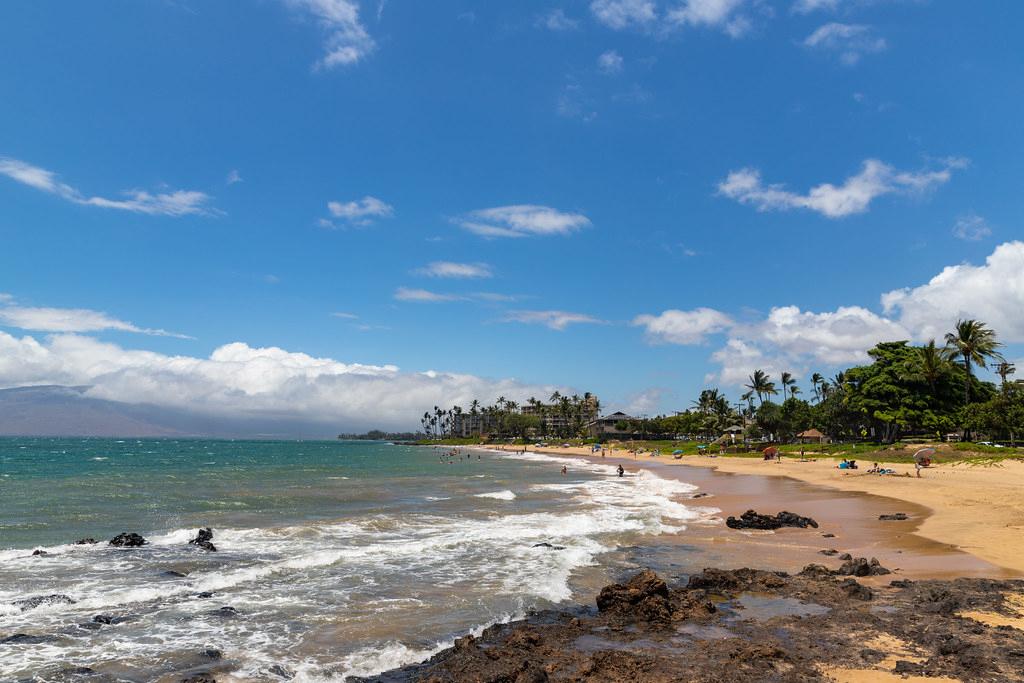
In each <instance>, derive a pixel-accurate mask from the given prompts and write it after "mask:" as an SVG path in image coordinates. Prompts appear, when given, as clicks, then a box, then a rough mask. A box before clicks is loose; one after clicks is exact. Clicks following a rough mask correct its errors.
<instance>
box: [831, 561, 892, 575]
mask: <svg viewBox="0 0 1024 683" xmlns="http://www.w3.org/2000/svg"><path fill="white" fill-rule="evenodd" d="M836 573H837V574H839V575H840V576H883V575H885V574H892V572H891V571H889V570H888V569H886V568H885V567H883V566H882V565H880V564H879V563H878V560H877V559H875V558H874V557H872V558H871V561H870V562H869V561H868V560H867V559H865V558H863V557H858V558H857V559H855V560H847V561H846V562H844V563H843V566H842V567H840V568H839V571H837V572H836Z"/></svg>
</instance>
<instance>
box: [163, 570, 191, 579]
mask: <svg viewBox="0 0 1024 683" xmlns="http://www.w3.org/2000/svg"><path fill="white" fill-rule="evenodd" d="M164 576H173V577H175V578H178V579H180V578H183V577H185V576H188V574H186V573H185V572H179V571H178V570H177V569H168V570H167V571H165V572H164Z"/></svg>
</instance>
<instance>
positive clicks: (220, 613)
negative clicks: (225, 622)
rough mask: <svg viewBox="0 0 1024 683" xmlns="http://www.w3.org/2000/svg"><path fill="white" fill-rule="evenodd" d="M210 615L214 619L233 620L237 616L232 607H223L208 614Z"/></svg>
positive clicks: (236, 611)
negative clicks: (225, 618) (224, 618)
mask: <svg viewBox="0 0 1024 683" xmlns="http://www.w3.org/2000/svg"><path fill="white" fill-rule="evenodd" d="M210 614H212V615H213V616H215V617H228V618H233V617H237V616H238V610H236V609H235V608H234V607H228V606H224V607H221V608H220V609H216V610H213V611H212V612H210Z"/></svg>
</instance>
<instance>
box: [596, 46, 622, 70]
mask: <svg viewBox="0 0 1024 683" xmlns="http://www.w3.org/2000/svg"><path fill="white" fill-rule="evenodd" d="M622 64H623V59H622V55H620V54H619V53H618V52H616V51H615V50H608V51H607V52H602V53H601V55H600V56H599V57H598V58H597V68H598V69H600V70H601V72H602V73H606V74H617V73H621V71H622Z"/></svg>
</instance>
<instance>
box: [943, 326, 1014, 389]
mask: <svg viewBox="0 0 1024 683" xmlns="http://www.w3.org/2000/svg"><path fill="white" fill-rule="evenodd" d="M1001 346H1002V344H1001V343H1000V342H999V340H998V339H996V333H995V330H992V329H990V328H989V327H988V326H987V325H986V324H985V323H983V322H979V321H977V320H958V321H957V322H956V327H955V328H954V329H953V331H952V332H948V333H946V348H945V349H943V355H944V356H945V357H946V358H947V359H949V360H954V359H957V358H959V359H960V360H961V361H962V362H963V365H964V370H965V371H966V372H967V377H966V379H965V381H964V405H967V404H969V403H970V402H971V378H972V377H973V374H972V372H971V366H972V365H977V366H978V367H979V368H984V367H986V362H987V361H989V360H998V361H1002V360H1003V357H1002V355H1000V353H999V351H998V349H999V348H1000V347H1001Z"/></svg>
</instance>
